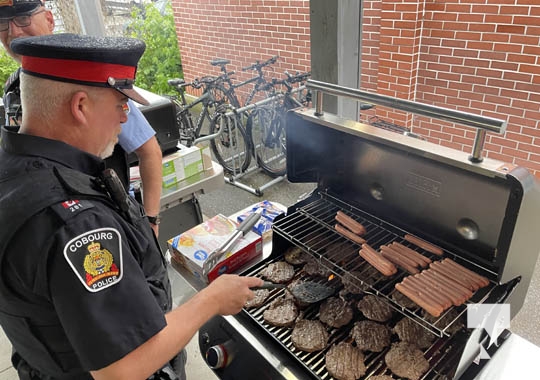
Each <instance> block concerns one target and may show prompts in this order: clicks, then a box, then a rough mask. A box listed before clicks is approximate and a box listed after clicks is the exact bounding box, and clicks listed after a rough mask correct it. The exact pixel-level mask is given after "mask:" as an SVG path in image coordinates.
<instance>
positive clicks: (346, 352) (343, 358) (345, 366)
mask: <svg viewBox="0 0 540 380" xmlns="http://www.w3.org/2000/svg"><path fill="white" fill-rule="evenodd" d="M325 361H326V369H327V371H328V373H329V374H330V375H331V376H332V377H333V378H334V379H336V380H356V379H358V378H359V377H360V376H363V375H364V374H365V373H366V366H365V365H364V354H363V353H362V351H360V350H359V349H358V348H356V347H353V346H352V345H351V344H349V343H346V342H341V343H339V344H337V345H333V346H332V347H330V349H329V350H328V352H327V353H326V356H325Z"/></svg>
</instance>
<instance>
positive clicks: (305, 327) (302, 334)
mask: <svg viewBox="0 0 540 380" xmlns="http://www.w3.org/2000/svg"><path fill="white" fill-rule="evenodd" d="M291 340H292V343H293V345H294V347H296V348H298V349H299V350H302V351H306V352H315V351H320V350H323V349H324V348H326V344H327V342H328V332H327V331H326V328H325V327H324V325H323V324H322V323H321V322H319V321H317V320H313V321H312V320H308V319H301V320H299V321H298V322H296V324H295V325H294V329H293V331H292V334H291Z"/></svg>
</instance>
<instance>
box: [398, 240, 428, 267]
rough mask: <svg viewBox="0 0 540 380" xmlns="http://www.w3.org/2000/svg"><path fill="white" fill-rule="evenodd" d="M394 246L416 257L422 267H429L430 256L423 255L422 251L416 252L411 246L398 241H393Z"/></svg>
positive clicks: (411, 256)
mask: <svg viewBox="0 0 540 380" xmlns="http://www.w3.org/2000/svg"><path fill="white" fill-rule="evenodd" d="M390 246H391V247H392V248H394V249H396V250H398V251H399V252H401V253H403V254H406V255H408V256H409V257H410V258H413V257H414V258H415V261H416V262H417V263H419V265H420V266H421V267H422V268H427V266H428V265H429V263H431V259H430V258H429V257H426V256H424V255H422V254H421V253H418V252H416V251H415V250H413V249H410V248H409V247H406V246H404V245H403V244H400V243H398V242H396V241H395V242H393V243H392V244H391V245H390Z"/></svg>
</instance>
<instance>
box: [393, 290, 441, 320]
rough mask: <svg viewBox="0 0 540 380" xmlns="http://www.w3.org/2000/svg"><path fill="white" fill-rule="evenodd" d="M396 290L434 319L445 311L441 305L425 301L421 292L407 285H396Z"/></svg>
mask: <svg viewBox="0 0 540 380" xmlns="http://www.w3.org/2000/svg"><path fill="white" fill-rule="evenodd" d="M396 289H397V290H398V291H399V292H400V293H402V294H403V295H404V296H406V297H407V298H409V299H410V300H411V301H413V302H414V303H415V304H417V305H418V306H420V307H421V308H422V309H424V310H425V311H427V312H428V313H429V314H431V315H432V316H434V317H439V316H440V315H441V314H442V312H443V311H444V310H443V307H442V306H441V305H438V304H433V303H431V302H429V301H427V300H425V299H424V298H423V297H422V296H421V294H420V293H419V292H417V291H415V290H414V289H412V288H410V287H408V286H407V285H405V284H402V283H399V284H396Z"/></svg>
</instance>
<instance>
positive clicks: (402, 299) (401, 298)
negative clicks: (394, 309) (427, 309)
mask: <svg viewBox="0 0 540 380" xmlns="http://www.w3.org/2000/svg"><path fill="white" fill-rule="evenodd" d="M392 299H393V300H394V301H396V302H397V303H398V305H401V306H403V307H406V308H407V309H414V308H417V307H418V305H417V304H416V303H414V302H413V301H411V299H410V298H409V297H407V296H406V295H404V294H403V293H401V292H399V291H397V290H396V291H394V292H393V293H392Z"/></svg>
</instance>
